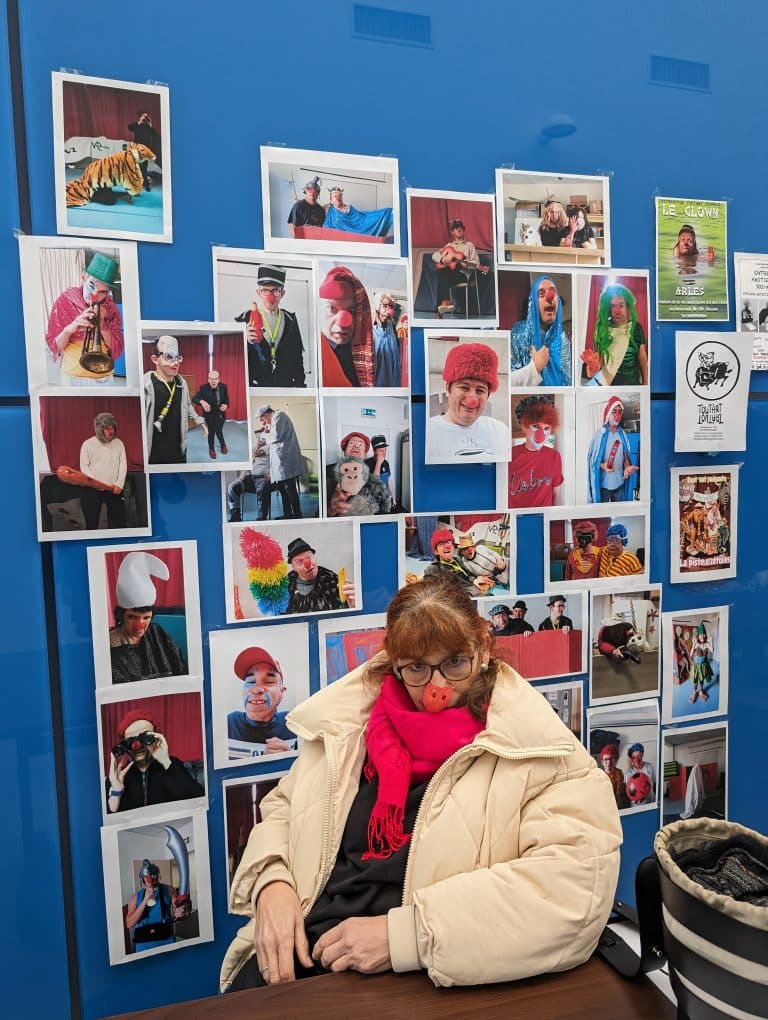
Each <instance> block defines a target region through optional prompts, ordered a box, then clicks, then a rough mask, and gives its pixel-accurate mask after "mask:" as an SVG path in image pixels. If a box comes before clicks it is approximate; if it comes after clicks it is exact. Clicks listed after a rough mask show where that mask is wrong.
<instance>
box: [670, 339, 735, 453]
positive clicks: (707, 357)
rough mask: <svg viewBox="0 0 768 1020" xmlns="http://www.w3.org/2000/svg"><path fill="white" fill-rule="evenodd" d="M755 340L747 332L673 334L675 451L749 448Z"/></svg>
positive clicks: (701, 451)
mask: <svg viewBox="0 0 768 1020" xmlns="http://www.w3.org/2000/svg"><path fill="white" fill-rule="evenodd" d="M751 356H752V344H751V341H750V338H749V336H747V334H745V333H698V332H689V331H685V332H683V331H680V330H678V331H677V333H676V334H675V364H676V387H675V452H676V453H681V452H698V453H714V452H716V451H721V450H746V448H747V403H748V400H749V369H750V359H751Z"/></svg>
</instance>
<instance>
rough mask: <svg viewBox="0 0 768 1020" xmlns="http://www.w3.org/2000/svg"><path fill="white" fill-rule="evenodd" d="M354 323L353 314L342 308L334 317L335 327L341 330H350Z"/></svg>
mask: <svg viewBox="0 0 768 1020" xmlns="http://www.w3.org/2000/svg"><path fill="white" fill-rule="evenodd" d="M354 321H355V320H354V318H353V316H352V314H351V313H350V312H348V311H347V310H346V308H342V310H341V311H339V312H336V314H335V315H334V317H333V323H334V325H335V326H338V327H339V329H349V327H350V326H351V325H352V323H353V322H354Z"/></svg>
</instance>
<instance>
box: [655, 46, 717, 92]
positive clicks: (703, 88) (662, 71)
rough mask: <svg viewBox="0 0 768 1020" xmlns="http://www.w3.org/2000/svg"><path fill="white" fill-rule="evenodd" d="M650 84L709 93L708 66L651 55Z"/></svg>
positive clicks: (694, 61) (691, 61) (692, 61)
mask: <svg viewBox="0 0 768 1020" xmlns="http://www.w3.org/2000/svg"><path fill="white" fill-rule="evenodd" d="M651 82H652V83H653V84H654V85H667V86H670V87H671V88H677V89H693V90H694V91H696V92H709V90H710V89H709V64H702V63H699V62H698V61H696V60H678V59H677V57H659V56H655V55H653V54H651Z"/></svg>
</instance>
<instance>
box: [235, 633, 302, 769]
mask: <svg viewBox="0 0 768 1020" xmlns="http://www.w3.org/2000/svg"><path fill="white" fill-rule="evenodd" d="M233 670H234V673H235V676H236V677H238V678H239V679H240V680H241V681H242V684H243V691H242V698H243V711H242V712H230V713H229V715H228V716H227V737H228V738H229V739H230V740H243V741H245V742H246V743H249V744H263V745H264V752H263V753H264V754H278V753H280V752H282V751H290V750H293V749H295V747H296V735H295V734H294V733H291V731H290V730H289V729H288V727H287V726H286V725H285V716H286V713H285V712H279V711H278V708H279V705H280V702H281V701H282V700H283V697H284V696H285V691H286V687H285V680H284V678H283V671H282V669H281V668H280V663H279V662H277V660H276V659H274V658H273V657H272V656H271V655H270V654H269V652H268V651H267V650H266V649H265V648H257V647H255V646H254V647H251V648H244V649H243V650H242V652H240V654H239V655H238V656H237V658H236V659H235V662H234V665H233Z"/></svg>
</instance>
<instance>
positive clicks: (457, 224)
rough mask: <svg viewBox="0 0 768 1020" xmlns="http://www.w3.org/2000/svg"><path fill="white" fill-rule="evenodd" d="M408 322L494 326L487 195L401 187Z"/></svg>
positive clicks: (492, 245)
mask: <svg viewBox="0 0 768 1020" xmlns="http://www.w3.org/2000/svg"><path fill="white" fill-rule="evenodd" d="M406 198H407V202H408V243H409V249H408V253H409V259H410V261H409V264H410V267H411V281H410V282H411V308H412V309H413V325H414V326H435V325H438V324H439V323H441V322H446V323H447V322H450V323H451V328H452V329H456V328H462V327H470V328H471V327H472V326H475V327H477V326H497V325H498V321H499V311H498V308H499V301H498V281H497V272H496V234H495V230H494V213H493V198H492V197H491V196H489V195H479V194H470V193H469V192H463V191H420V190H417V189H414V188H408V189H407V190H406Z"/></svg>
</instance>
